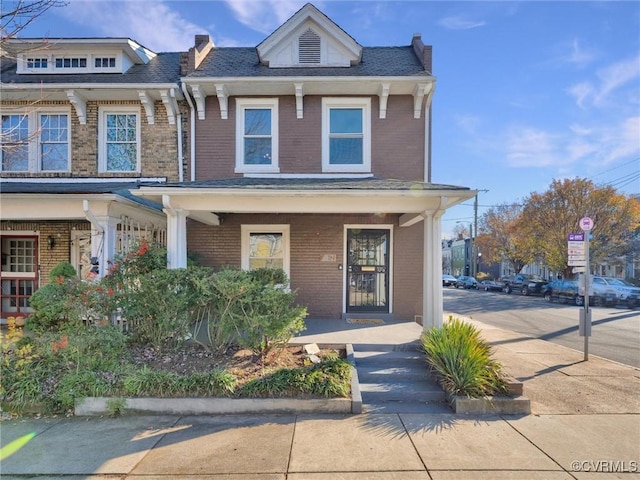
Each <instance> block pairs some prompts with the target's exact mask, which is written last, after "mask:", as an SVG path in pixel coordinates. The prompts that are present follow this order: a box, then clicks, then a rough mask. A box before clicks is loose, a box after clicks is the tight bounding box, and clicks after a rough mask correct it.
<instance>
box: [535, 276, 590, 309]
mask: <svg viewBox="0 0 640 480" xmlns="http://www.w3.org/2000/svg"><path fill="white" fill-rule="evenodd" d="M542 296H543V297H544V299H545V300H546V301H547V302H553V301H554V300H558V301H561V302H564V303H572V304H574V305H578V306H582V305H584V297H583V296H582V295H580V294H579V293H578V282H577V281H576V280H552V281H550V282H549V283H547V284H546V285H545V287H544V289H543V292H542Z"/></svg>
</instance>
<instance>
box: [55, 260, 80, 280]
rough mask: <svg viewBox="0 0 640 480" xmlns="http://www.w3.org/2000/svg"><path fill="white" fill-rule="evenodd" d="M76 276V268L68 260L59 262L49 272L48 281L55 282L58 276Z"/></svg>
mask: <svg viewBox="0 0 640 480" xmlns="http://www.w3.org/2000/svg"><path fill="white" fill-rule="evenodd" d="M76 276H77V272H76V269H75V268H73V265H71V264H70V263H69V262H60V263H59V264H57V265H56V266H55V267H53V268H52V269H51V272H49V283H51V282H55V281H56V279H57V278H58V277H63V278H74V277H76Z"/></svg>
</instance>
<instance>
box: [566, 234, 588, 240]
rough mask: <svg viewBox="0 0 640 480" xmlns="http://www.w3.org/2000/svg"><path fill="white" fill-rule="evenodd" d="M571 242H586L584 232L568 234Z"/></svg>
mask: <svg viewBox="0 0 640 480" xmlns="http://www.w3.org/2000/svg"><path fill="white" fill-rule="evenodd" d="M567 240H569V241H570V242H584V233H570V234H569V235H568V236H567Z"/></svg>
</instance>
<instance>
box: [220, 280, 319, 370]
mask: <svg viewBox="0 0 640 480" xmlns="http://www.w3.org/2000/svg"><path fill="white" fill-rule="evenodd" d="M259 272H260V273H258V274H255V277H254V273H253V272H244V271H239V270H223V271H221V272H219V273H218V274H217V275H216V276H215V279H214V282H213V290H214V292H213V294H212V296H211V303H210V304H209V311H210V315H209V322H214V324H213V326H212V327H210V330H213V331H216V332H218V334H219V337H220V338H221V339H223V342H225V343H227V342H230V341H231V339H234V341H237V342H238V343H239V344H240V345H241V346H243V347H245V348H249V349H250V350H251V351H253V352H254V353H255V354H256V355H258V356H260V357H261V358H263V359H264V358H266V357H267V355H268V354H269V353H270V352H271V351H272V350H273V349H274V348H281V347H283V346H284V345H285V344H286V343H287V342H288V341H289V340H290V339H291V337H293V336H294V335H295V334H296V333H298V332H300V331H302V330H304V328H305V325H304V317H306V315H307V309H306V308H305V307H302V306H298V305H294V301H295V293H294V292H291V291H290V290H288V289H287V288H285V287H284V286H283V284H273V283H265V282H266V279H274V278H276V279H283V277H282V274H281V273H280V272H281V271H277V270H276V271H275V273H271V272H269V271H268V270H266V269H265V270H263V271H259ZM256 277H257V278H258V280H257V279H256ZM284 280H285V282H284V283H286V276H285V277H284ZM218 347H220V345H218Z"/></svg>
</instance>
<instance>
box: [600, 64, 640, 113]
mask: <svg viewBox="0 0 640 480" xmlns="http://www.w3.org/2000/svg"><path fill="white" fill-rule="evenodd" d="M638 77H640V55H638V56H636V57H635V58H630V59H628V60H623V61H621V62H618V63H614V64H613V65H610V66H608V67H606V68H603V69H602V70H599V71H598V78H599V79H600V82H601V86H600V91H599V92H598V94H597V95H596V97H595V99H594V103H595V104H596V105H600V104H602V103H603V102H604V101H606V100H607V98H608V97H609V96H610V95H611V94H613V93H614V92H615V91H616V90H618V89H619V88H620V87H623V86H624V85H626V84H628V83H629V82H631V81H632V80H635V79H637V78H638ZM635 86H636V87H637V84H636V85H635Z"/></svg>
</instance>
